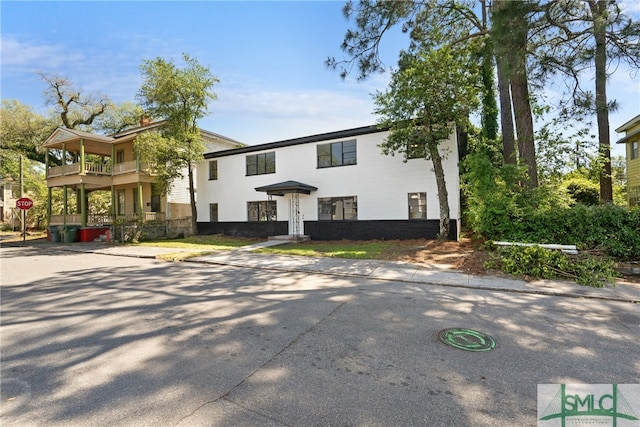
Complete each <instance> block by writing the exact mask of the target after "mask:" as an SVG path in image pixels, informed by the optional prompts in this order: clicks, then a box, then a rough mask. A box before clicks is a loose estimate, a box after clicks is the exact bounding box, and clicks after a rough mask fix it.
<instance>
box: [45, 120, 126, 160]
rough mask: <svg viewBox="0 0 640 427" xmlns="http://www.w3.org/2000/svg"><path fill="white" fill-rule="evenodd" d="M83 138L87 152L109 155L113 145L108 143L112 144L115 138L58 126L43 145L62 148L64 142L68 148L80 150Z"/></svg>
mask: <svg viewBox="0 0 640 427" xmlns="http://www.w3.org/2000/svg"><path fill="white" fill-rule="evenodd" d="M81 140H82V141H83V142H84V148H85V152H87V153H90V154H100V155H104V156H108V155H110V154H111V145H107V144H112V143H113V141H114V140H115V138H113V137H110V136H103V135H96V134H94V133H89V132H82V131H79V130H76V129H67V128H63V127H58V128H56V129H55V130H54V131H53V132H52V133H51V135H49V137H48V138H47V139H46V140H45V141H44V144H43V145H44V146H45V147H46V148H54V149H62V147H63V144H64V146H65V148H67V150H69V151H76V152H78V151H80V141H81ZM105 143H106V144H105Z"/></svg>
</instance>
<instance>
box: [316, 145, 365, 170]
mask: <svg viewBox="0 0 640 427" xmlns="http://www.w3.org/2000/svg"><path fill="white" fill-rule="evenodd" d="M356 161H357V155H356V140H355V139H354V140H352V141H343V142H332V143H331V144H318V167H319V168H330V167H333V166H344V165H355V164H356Z"/></svg>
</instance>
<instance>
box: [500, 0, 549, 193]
mask: <svg viewBox="0 0 640 427" xmlns="http://www.w3.org/2000/svg"><path fill="white" fill-rule="evenodd" d="M533 10H534V9H533V3H532V2H531V1H506V0H496V1H494V4H493V7H492V9H491V19H492V23H493V28H492V32H491V37H492V39H493V44H494V46H495V56H496V62H497V64H498V77H499V78H501V79H502V82H501V85H500V97H501V102H500V105H501V107H502V111H503V114H502V116H501V117H502V119H503V123H504V122H505V121H506V123H504V124H505V125H506V126H503V138H505V139H506V141H508V142H505V163H511V162H512V161H511V160H510V157H512V156H513V154H512V150H513V146H512V142H511V138H512V134H511V135H509V133H508V132H505V128H506V129H509V128H510V127H511V126H510V125H511V117H510V115H511V110H510V107H512V108H513V117H514V118H515V128H516V134H517V137H518V138H517V140H518V157H519V158H520V160H521V162H522V163H523V164H524V165H525V166H526V167H527V175H528V180H527V181H526V184H527V185H528V187H529V188H535V187H537V186H538V168H537V165H536V150H535V143H534V131H533V114H532V111H531V99H530V95H529V79H528V75H527V53H528V47H527V43H528V38H529V21H530V18H529V15H530V14H531V13H532V12H533ZM505 80H506V81H505ZM507 82H508V83H507ZM509 91H510V94H511V103H510V104H509V103H508V102H507V101H506V99H504V98H506V97H507V96H508V93H509ZM512 129H513V128H512V127H511V131H512Z"/></svg>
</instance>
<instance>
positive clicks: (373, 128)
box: [204, 125, 388, 159]
mask: <svg viewBox="0 0 640 427" xmlns="http://www.w3.org/2000/svg"><path fill="white" fill-rule="evenodd" d="M386 130H388V129H386V128H380V127H378V126H377V125H370V126H362V127H359V128H353V129H346V130H339V131H335V132H327V133H320V134H317V135H310V136H303V137H301V138H293V139H285V140H282V141H276V142H268V143H266V144H258V145H248V146H246V147H241V148H232V149H230V150H222V151H215V152H213V153H206V154H205V155H204V158H205V159H213V158H216V157H224V156H231V155H234V154H242V153H251V152H254V151H262V150H271V149H274V148H281V147H289V146H292V145H300V144H309V143H311V142H319V141H327V140H330V139H341V138H350V137H353V136H358V135H367V134H370V133H376V132H384V131H386Z"/></svg>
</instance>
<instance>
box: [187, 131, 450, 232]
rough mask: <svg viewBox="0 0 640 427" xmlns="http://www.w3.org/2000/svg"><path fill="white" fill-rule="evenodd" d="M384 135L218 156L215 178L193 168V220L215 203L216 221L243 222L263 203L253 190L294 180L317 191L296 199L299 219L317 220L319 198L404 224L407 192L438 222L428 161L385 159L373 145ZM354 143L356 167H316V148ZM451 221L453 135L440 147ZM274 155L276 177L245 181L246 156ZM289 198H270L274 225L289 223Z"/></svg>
mask: <svg viewBox="0 0 640 427" xmlns="http://www.w3.org/2000/svg"><path fill="white" fill-rule="evenodd" d="M387 136H388V132H377V133H372V134H366V135H360V136H356V137H350V138H341V139H331V140H325V141H320V142H313V143H305V144H300V145H293V146H288V147H281V148H276V149H275V150H274V149H267V150H262V151H255V152H251V153H241V154H235V155H231V156H224V157H218V158H215V159H211V160H217V162H218V179H217V180H212V181H209V180H208V161H209V160H205V161H204V162H203V163H201V164H200V165H198V169H199V173H198V174H197V176H198V179H197V188H198V204H197V206H198V220H199V221H203V222H206V221H208V220H209V204H210V203H218V220H219V221H221V222H223V221H247V202H249V201H260V200H268V196H267V194H266V193H262V192H257V191H255V188H256V187H260V186H265V185H270V184H276V183H279V182H283V181H289V180H292V181H299V182H302V183H304V184H308V185H312V186H314V187H317V188H318V190H317V191H315V192H312V193H311V195H300V220H301V222H302V221H304V220H317V219H318V203H317V199H318V198H321V197H342V196H357V197H358V220H384V219H401V220H406V219H408V216H409V213H408V193H413V192H426V193H427V219H438V218H439V205H438V194H437V187H436V181H435V175H434V173H433V171H432V164H431V161H427V160H424V159H412V160H409V161H407V162H406V163H405V162H403V156H402V155H396V156H386V155H383V154H382V153H381V150H380V148H379V147H378V145H379V144H380V143H382V142H383V140H384V138H386V137H387ZM352 139H356V140H357V164H356V165H349V166H338V167H330V168H320V169H318V167H317V151H316V146H317V145H318V144H327V143H331V142H337V141H347V140H352ZM440 149H441V154H442V155H443V156H445V159H444V168H445V179H446V182H447V189H448V192H449V207H450V211H451V218H454V219H457V218H459V217H460V199H459V186H460V182H459V173H458V150H457V142H456V139H455V134H453V135H452V136H451V138H450V139H449V140H448V141H446V142H445V143H442V145H441V147H440ZM269 151H275V153H276V173H273V174H266V175H254V176H245V170H246V167H245V166H246V163H245V158H246V156H247V155H254V154H259V153H265V152H269ZM290 199H291V196H290V195H286V196H284V197H277V196H274V197H273V200H276V201H277V215H278V220H280V221H287V220H289V210H290V208H289V206H290V205H289V203H290V202H289V201H290Z"/></svg>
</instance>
